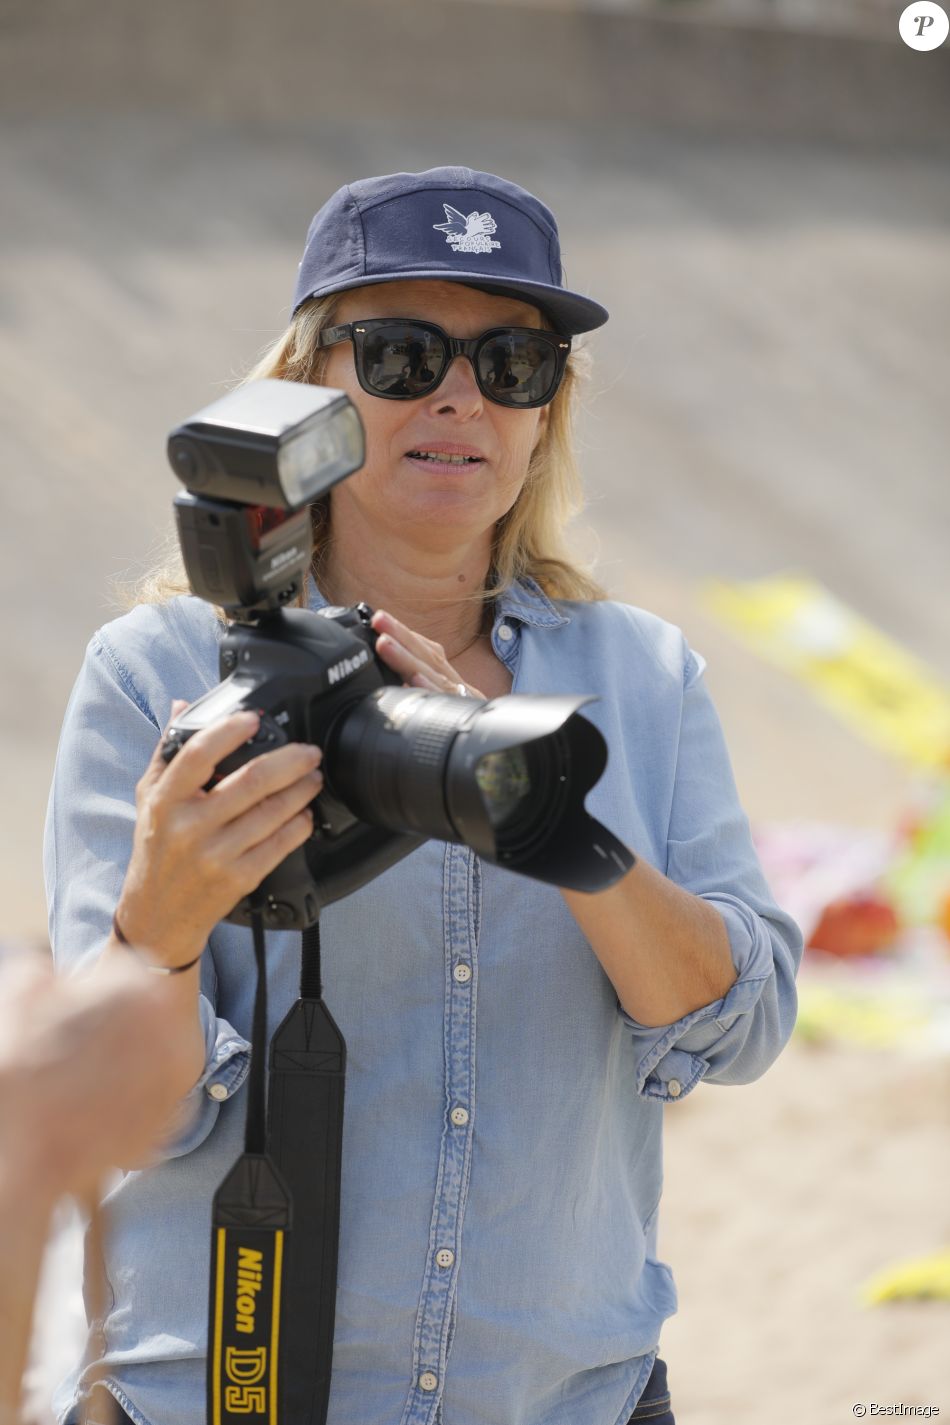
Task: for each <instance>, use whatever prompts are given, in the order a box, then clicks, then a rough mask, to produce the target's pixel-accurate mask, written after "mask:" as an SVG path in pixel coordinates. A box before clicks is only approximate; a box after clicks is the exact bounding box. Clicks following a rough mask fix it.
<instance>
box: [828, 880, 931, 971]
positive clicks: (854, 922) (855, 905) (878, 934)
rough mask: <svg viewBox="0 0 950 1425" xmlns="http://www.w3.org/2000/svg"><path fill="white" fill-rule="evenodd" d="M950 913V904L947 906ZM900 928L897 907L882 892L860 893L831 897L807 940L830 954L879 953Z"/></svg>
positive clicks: (895, 936)
mask: <svg viewBox="0 0 950 1425" xmlns="http://www.w3.org/2000/svg"><path fill="white" fill-rule="evenodd" d="M947 909H948V913H950V906H948V908H947ZM899 932H900V922H899V920H898V918H897V913H896V911H895V910H894V907H893V906H892V905H891V904H890V903H889V902H888V901H886V900H882V899H881V897H880V896H875V895H857V896H852V897H850V898H849V899H845V900H837V901H832V902H831V904H830V905H827V906H825V909H824V910H823V911H822V914H821V919H820V920H819V922H818V924H817V925H816V927H815V929H814V931H813V932H812V935H811V938H810V940H809V941H808V949H809V950H824V951H825V952H826V954H828V955H840V956H841V957H842V959H845V958H847V957H849V956H851V955H877V954H878V953H880V952H881V951H882V950H889V949H890V948H891V947H892V946H893V944H894V942H895V941H896V939H897V937H898V934H899Z"/></svg>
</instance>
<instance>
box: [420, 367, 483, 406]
mask: <svg viewBox="0 0 950 1425" xmlns="http://www.w3.org/2000/svg"><path fill="white" fill-rule="evenodd" d="M429 400H430V401H431V402H432V406H433V409H434V410H436V411H439V412H441V413H444V414H448V413H449V412H453V411H454V413H455V414H456V415H457V416H462V417H466V416H472V415H475V414H477V412H479V411H480V410H481V409H482V405H483V402H484V397H483V396H482V393H481V391H480V390H479V389H478V382H477V381H476V380H475V372H474V371H473V370H472V363H471V362H470V361H469V359H468V357H467V356H456V357H454V358H453V359H452V361H451V362H450V363H449V369H448V371H446V373H445V376H444V378H443V380H442V383H441V385H440V386H439V388H438V390H436V391H433V392H432V395H431V396H430V397H429Z"/></svg>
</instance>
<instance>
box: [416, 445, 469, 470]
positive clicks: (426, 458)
mask: <svg viewBox="0 0 950 1425" xmlns="http://www.w3.org/2000/svg"><path fill="white" fill-rule="evenodd" d="M406 459H407V460H411V461H412V463H413V465H418V466H419V467H420V469H423V468H424V469H426V470H432V471H441V472H452V471H459V470H471V469H473V468H474V467H475V466H476V465H484V464H485V458H484V456H482V455H466V454H455V453H454V452H451V451H446V450H430V449H428V447H425V446H423V447H421V448H420V449H419V450H407V451H406Z"/></svg>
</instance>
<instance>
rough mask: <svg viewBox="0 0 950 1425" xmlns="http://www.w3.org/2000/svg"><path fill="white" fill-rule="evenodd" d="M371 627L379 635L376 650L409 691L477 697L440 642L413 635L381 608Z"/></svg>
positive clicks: (376, 613)
mask: <svg viewBox="0 0 950 1425" xmlns="http://www.w3.org/2000/svg"><path fill="white" fill-rule="evenodd" d="M371 625H372V627H373V628H374V629H375V630H376V632H377V633H378V634H379V638H378V639H377V642H376V651H377V652H378V653H379V656H380V658H382V660H383V662H384V663H386V664H388V666H389V667H390V668H392V670H393V672H394V673H398V674H399V676H400V677H401V678H402V679H403V680H404V682H406V683H408V684H409V686H410V687H413V688H428V689H429V690H430V691H431V692H433V693H452V694H454V695H455V696H456V697H468V698H481V699H482V700H483V701H484V698H485V694H484V693H480V692H479V691H478V689H477V688H473V687H472V686H471V685H470V684H468V683H466V682H465V680H464V678H463V677H462V676H461V674H460V673H457V672H456V670H455V669H454V668H453V667H452V665H451V663H450V662H449V660H448V659H447V658H446V656H445V649H444V648H443V647H442V645H441V643H433V641H432V639H431V638H423V636H422V634H421V633H413V631H412V629H411V628H407V627H406V625H405V624H404V623H400V622H399V620H398V619H397V618H393V616H392V614H388V613H387V612H386V611H385V609H377V610H376V612H375V613H374V614H373V617H372V619H371Z"/></svg>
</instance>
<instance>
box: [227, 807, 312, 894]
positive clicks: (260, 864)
mask: <svg viewBox="0 0 950 1425" xmlns="http://www.w3.org/2000/svg"><path fill="white" fill-rule="evenodd" d="M312 831H313V815H312V813H311V812H310V811H302V812H298V814H297V815H296V816H295V817H292V818H291V820H290V821H285V822H284V824H283V826H282V827H281V828H280V830H279V831H275V832H274V834H273V836H269V837H268V838H267V840H266V841H262V842H261V843H260V845H258V846H253V847H252V848H251V849H250V850H249V851H246V852H245V853H244V855H243V856H241V857H239V858H238V860H237V861H236V862H235V863H234V864H235V872H236V874H237V875H239V876H240V877H241V879H242V880H243V881H244V883H245V884H246V885H248V886H250V887H252V888H253V887H254V886H259V885H260V883H261V881H263V879H264V877H265V876H268V875H270V873H271V871H273V870H274V868H275V867H276V866H279V865H280V863H281V861H283V860H284V858H285V857H287V856H289V855H290V853H291V851H296V850H297V847H298V846H302V845H303V844H304V842H305V841H306V840H307V839H308V838H309V836H310V835H311V833H312Z"/></svg>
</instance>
